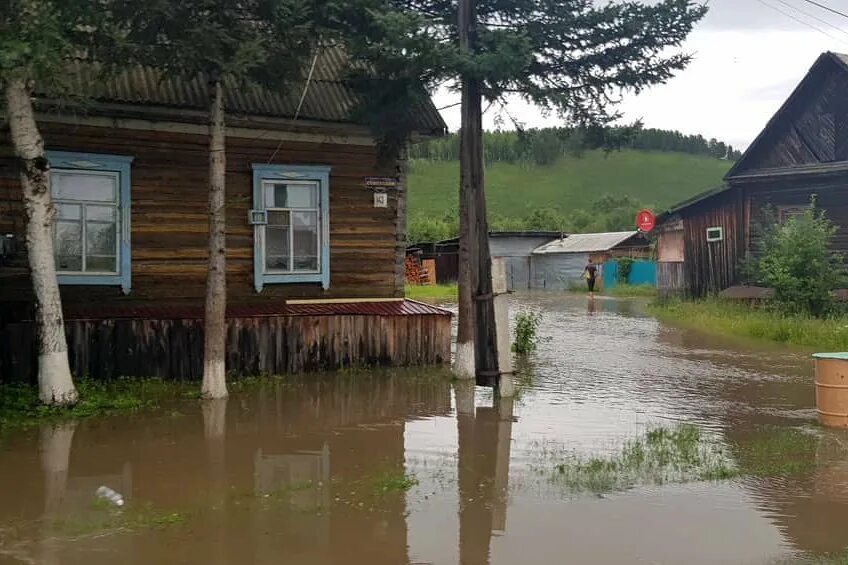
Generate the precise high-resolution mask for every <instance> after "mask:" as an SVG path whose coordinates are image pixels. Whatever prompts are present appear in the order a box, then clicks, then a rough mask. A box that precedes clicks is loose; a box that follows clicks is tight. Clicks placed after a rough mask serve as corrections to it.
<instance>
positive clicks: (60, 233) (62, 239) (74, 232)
mask: <svg viewBox="0 0 848 565" xmlns="http://www.w3.org/2000/svg"><path fill="white" fill-rule="evenodd" d="M54 247H55V249H54V251H55V253H56V268H57V269H58V270H60V271H81V270H82V224H81V223H80V222H66V221H61V220H60V221H57V222H56V241H55V243H54Z"/></svg>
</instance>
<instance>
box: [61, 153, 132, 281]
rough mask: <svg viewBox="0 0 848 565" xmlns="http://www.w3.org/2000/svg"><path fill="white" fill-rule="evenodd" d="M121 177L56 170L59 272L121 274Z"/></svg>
mask: <svg viewBox="0 0 848 565" xmlns="http://www.w3.org/2000/svg"><path fill="white" fill-rule="evenodd" d="M118 178H119V176H118V174H116V173H96V172H89V171H66V170H53V171H51V173H50V189H51V192H52V194H53V198H54V199H55V204H56V228H55V242H54V247H55V253H56V268H57V269H58V271H59V272H70V273H89V272H90V273H107V274H108V273H117V272H118V234H119V224H118V205H117V201H116V198H117V193H118Z"/></svg>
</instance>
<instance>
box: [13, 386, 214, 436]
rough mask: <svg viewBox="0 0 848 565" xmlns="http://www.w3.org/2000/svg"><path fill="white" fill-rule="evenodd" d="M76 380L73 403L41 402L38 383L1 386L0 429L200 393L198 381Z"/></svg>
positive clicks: (128, 409) (122, 409)
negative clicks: (52, 403)
mask: <svg viewBox="0 0 848 565" xmlns="http://www.w3.org/2000/svg"><path fill="white" fill-rule="evenodd" d="M75 384H76V387H77V391H78V392H79V395H80V401H79V402H77V403H76V404H75V405H74V406H70V407H60V406H44V405H42V404H41V403H40V402H39V400H38V388H37V387H35V386H31V385H19V384H10V385H3V386H0V429H9V428H13V427H25V426H28V425H36V424H38V423H41V422H46V421H51V420H61V419H79V418H89V417H92V416H102V415H107V414H112V413H118V412H132V411H136V410H141V409H147V408H154V407H158V406H161V405H162V404H164V403H166V402H169V401H175V400H178V399H185V398H197V397H199V390H198V383H186V382H181V381H166V380H164V379H154V378H121V379H117V380H113V381H95V380H91V379H79V380H77V381H76V383H75Z"/></svg>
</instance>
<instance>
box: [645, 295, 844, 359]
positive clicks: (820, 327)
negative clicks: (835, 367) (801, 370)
mask: <svg viewBox="0 0 848 565" xmlns="http://www.w3.org/2000/svg"><path fill="white" fill-rule="evenodd" d="M649 311H650V312H651V313H652V314H653V315H654V316H656V317H657V318H658V319H660V320H662V321H664V322H670V323H672V324H675V325H679V326H683V327H689V328H693V329H698V330H706V331H709V332H713V333H717V334H723V335H736V336H742V337H751V338H755V339H765V340H770V341H776V342H779V343H787V344H792V345H800V346H808V347H815V348H817V349H818V350H820V351H825V350H830V351H844V350H846V349H848V317H845V316H842V317H838V318H830V319H825V320H822V319H818V318H812V317H808V316H800V315H796V316H787V315H783V314H780V313H778V312H773V311H770V310H763V309H756V308H752V307H750V306H747V305H743V304H737V303H734V302H730V301H727V300H720V299H708V300H701V301H695V302H685V301H670V302H665V303H658V304H653V305H651V306H650V307H649Z"/></svg>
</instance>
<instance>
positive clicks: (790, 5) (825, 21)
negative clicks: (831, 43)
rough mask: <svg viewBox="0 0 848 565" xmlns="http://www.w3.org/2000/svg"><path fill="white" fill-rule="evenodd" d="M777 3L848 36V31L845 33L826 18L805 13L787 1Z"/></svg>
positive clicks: (779, 0) (782, 0)
mask: <svg viewBox="0 0 848 565" xmlns="http://www.w3.org/2000/svg"><path fill="white" fill-rule="evenodd" d="M776 1H777V2H780V3H781V4H783V5H784V6H786V7H788V8H791V9H793V10H795V11H796V12H799V13H801V14H804V15H805V16H807V17H808V18H812V19H814V20H816V21H817V22H819V23H822V24H824V25H826V26H828V27H831V28H833V29H835V30H836V31H838V32H840V33H844V34H845V35H848V31H845V30H844V29H842V28H841V27H839V26H838V25H835V24H832V23H830V22H829V21H827V20H826V19H824V18H820V17H818V16H817V15H815V14H811V13H810V12H805V11H804V10H802V9H801V8H798V7H797V6H793V5H792V4H790V3H789V2H787V1H786V0H776Z"/></svg>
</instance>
